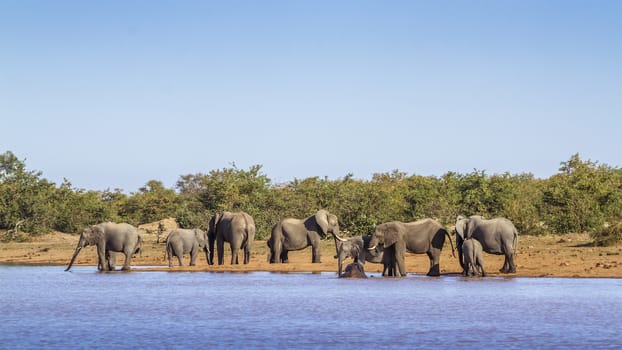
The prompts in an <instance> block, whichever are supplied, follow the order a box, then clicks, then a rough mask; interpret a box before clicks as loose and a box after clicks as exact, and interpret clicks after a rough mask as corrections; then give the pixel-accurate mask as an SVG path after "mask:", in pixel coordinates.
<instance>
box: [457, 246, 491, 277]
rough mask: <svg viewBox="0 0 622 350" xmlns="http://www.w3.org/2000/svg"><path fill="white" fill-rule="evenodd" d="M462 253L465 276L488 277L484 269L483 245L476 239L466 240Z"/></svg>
mask: <svg viewBox="0 0 622 350" xmlns="http://www.w3.org/2000/svg"><path fill="white" fill-rule="evenodd" d="M462 253H463V255H464V271H463V274H464V275H465V276H477V275H480V273H481V275H482V277H486V270H485V269H484V260H483V259H482V244H481V243H480V242H479V241H478V240H476V239H472V238H471V239H466V240H465V241H464V242H463V243H462Z"/></svg>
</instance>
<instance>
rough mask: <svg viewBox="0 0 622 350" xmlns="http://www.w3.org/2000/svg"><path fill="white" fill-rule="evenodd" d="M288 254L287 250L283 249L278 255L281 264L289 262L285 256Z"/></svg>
mask: <svg viewBox="0 0 622 350" xmlns="http://www.w3.org/2000/svg"><path fill="white" fill-rule="evenodd" d="M288 253H289V251H288V250H285V249H283V251H282V252H281V254H280V258H279V259H281V262H283V263H288V262H289V257H288V256H287V254H288Z"/></svg>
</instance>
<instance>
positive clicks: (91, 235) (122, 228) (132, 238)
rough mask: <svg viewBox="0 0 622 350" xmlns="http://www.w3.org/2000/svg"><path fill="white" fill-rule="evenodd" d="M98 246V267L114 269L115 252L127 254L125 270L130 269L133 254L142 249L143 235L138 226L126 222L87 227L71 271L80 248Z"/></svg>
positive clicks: (81, 237)
mask: <svg viewBox="0 0 622 350" xmlns="http://www.w3.org/2000/svg"><path fill="white" fill-rule="evenodd" d="M90 245H95V246H97V268H98V269H99V270H100V271H112V270H114V264H115V254H114V253H115V252H119V253H124V254H125V262H124V264H123V270H129V268H130V261H131V259H132V255H133V254H136V253H138V252H139V251H140V248H141V245H142V237H141V236H140V234H139V231H138V229H137V228H136V227H134V226H132V225H130V224H125V223H119V224H118V223H114V222H105V223H101V224H97V225H93V226H90V227H87V228H85V229H84V231H82V234H80V240H79V241H78V245H77V246H76V250H75V252H74V253H73V256H72V257H71V261H70V262H69V266H67V269H65V271H69V269H71V266H72V265H73V263H74V261H75V260H76V257H77V256H78V253H80V250H82V248H84V247H86V246H90Z"/></svg>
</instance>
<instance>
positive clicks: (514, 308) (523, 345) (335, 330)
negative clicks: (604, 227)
mask: <svg viewBox="0 0 622 350" xmlns="http://www.w3.org/2000/svg"><path fill="white" fill-rule="evenodd" d="M63 269H64V267H62V266H53V267H52V266H38V267H35V266H0V283H1V289H0V297H1V301H0V348H6V349H16V348H20V349H23V348H45V349H76V348H88V349H99V348H107V349H112V348H116V349H129V348H133V349H146V348H156V349H188V348H199V347H206V348H208V347H209V348H221V349H224V348H226V349H231V348H243V349H275V348H280V349H290V348H298V349H326V348H331V349H356V348H363V349H368V348H391V349H413V348H426V349H429V348H445V349H450V348H455V347H458V348H472V349H482V348H487V349H491V348H504V349H534V348H560V349H569V348H575V349H585V348H589V349H597V348H602V349H606V348H609V349H619V348H621V347H622V336H621V334H620V332H621V329H622V280H620V279H573V278H567V279H566V278H564V279H557V278H485V279H477V278H476V279H465V278H462V277H440V278H432V277H425V276H414V275H409V276H408V277H406V278H402V279H390V278H381V277H375V278H369V279H366V280H346V279H338V278H336V276H335V274H334V273H322V274H279V273H268V272H256V273H208V272H174V273H173V272H171V273H169V272H137V271H134V272H129V273H123V272H115V273H97V272H96V271H95V268H94V267H74V268H73V269H72V272H63Z"/></svg>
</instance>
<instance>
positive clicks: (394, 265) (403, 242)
mask: <svg viewBox="0 0 622 350" xmlns="http://www.w3.org/2000/svg"><path fill="white" fill-rule="evenodd" d="M445 236H447V237H449V242H450V243H451V246H452V247H451V249H452V253H453V250H454V248H453V243H452V242H451V237H450V236H449V233H448V232H447V230H445V228H444V227H443V225H441V224H440V223H439V222H438V221H436V220H433V219H421V220H418V221H415V222H408V223H404V222H400V221H391V222H385V223H383V224H380V225H378V226H376V230H375V232H374V234H373V235H372V239H371V241H370V242H369V245H370V247H369V248H368V250H372V249H375V248H376V246H377V245H379V244H383V245H384V258H383V263H384V265H385V267H384V272H383V276H387V275H389V276H397V277H399V276H406V265H405V262H404V254H405V253H406V251H409V252H411V253H415V254H423V253H426V254H427V255H428V257H429V258H430V269H429V270H428V273H427V275H428V276H439V275H440V266H439V264H440V259H441V251H442V249H443V245H444V244H445Z"/></svg>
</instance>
